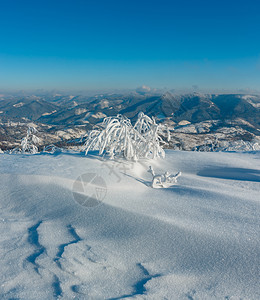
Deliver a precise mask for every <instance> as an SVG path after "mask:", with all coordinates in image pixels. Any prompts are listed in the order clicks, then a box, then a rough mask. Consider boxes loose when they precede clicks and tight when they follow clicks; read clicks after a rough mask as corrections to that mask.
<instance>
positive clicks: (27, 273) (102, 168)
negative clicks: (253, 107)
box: [0, 150, 260, 299]
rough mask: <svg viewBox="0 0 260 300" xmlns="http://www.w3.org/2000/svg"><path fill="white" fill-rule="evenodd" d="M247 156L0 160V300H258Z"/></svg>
mask: <svg viewBox="0 0 260 300" xmlns="http://www.w3.org/2000/svg"><path fill="white" fill-rule="evenodd" d="M259 158H260V154H259V152H256V153H214V152H212V153H200V152H179V151H170V150H168V151H166V158H165V159H164V160H157V161H155V162H149V161H141V162H139V163H130V162H120V163H118V162H113V161H102V160H100V159H98V158H97V157H94V156H90V157H84V156H82V155H81V154H76V153H67V154H66V153H65V154H59V155H48V154H45V155H44V154H39V155H34V156H32V155H7V154H0V176H1V180H0V191H1V193H0V205H1V211H0V232H1V234H0V257H1V258H0V270H1V272H0V283H1V285H0V298H1V299H14V298H15V299H55V298H62V299H131V298H134V299H259V298H260V290H259V269H258V267H259V263H260V247H259V244H260V242H259V237H260V236H259V229H260V226H259V225H260V218H259V217H260V216H259V215H260V213H259V194H260V193H259V192H260V185H259V181H260V163H259ZM149 165H152V166H153V168H154V170H155V171H156V172H158V173H162V172H164V171H166V170H167V171H169V172H171V173H176V172H177V171H182V176H181V177H180V178H179V179H178V184H177V185H176V186H173V187H171V188H168V189H152V188H151V187H149V182H150V181H151V175H150V174H149V173H147V169H148V167H149ZM84 174H86V175H84ZM91 176H92V177H91ZM89 178H92V179H91V180H92V184H91V183H90V182H89V181H91V180H89ZM76 179H77V181H76V182H75V180H76ZM82 181H83V183H84V182H89V184H88V185H87V184H85V185H84V184H83V188H85V190H84V191H83V190H82V191H81V190H80V187H81V183H82ZM95 184H97V185H98V184H99V186H95ZM96 197H97V200H102V201H101V203H98V201H96V202H95V201H94V200H95V199H96ZM90 199H92V200H93V199H94V200H93V201H94V202H93V201H92V202H91V201H90ZM79 203H81V204H83V205H80V204H79ZM96 204H99V205H96ZM91 205H92V207H91Z"/></svg>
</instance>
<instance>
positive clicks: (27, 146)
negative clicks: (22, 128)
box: [21, 126, 40, 154]
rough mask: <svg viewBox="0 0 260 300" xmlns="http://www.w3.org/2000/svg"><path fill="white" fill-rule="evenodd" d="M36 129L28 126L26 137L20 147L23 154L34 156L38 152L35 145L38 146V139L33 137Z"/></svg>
mask: <svg viewBox="0 0 260 300" xmlns="http://www.w3.org/2000/svg"><path fill="white" fill-rule="evenodd" d="M37 132H38V131H37V129H36V128H35V127H32V126H28V129H27V135H26V136H25V137H24V138H23V139H22V141H21V147H22V152H23V153H26V152H27V153H31V154H35V153H37V152H38V148H37V146H36V145H37V144H39V142H40V139H39V138H38V137H37V136H36V135H35V134H36V133H37Z"/></svg>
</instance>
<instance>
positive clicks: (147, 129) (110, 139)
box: [84, 112, 170, 161]
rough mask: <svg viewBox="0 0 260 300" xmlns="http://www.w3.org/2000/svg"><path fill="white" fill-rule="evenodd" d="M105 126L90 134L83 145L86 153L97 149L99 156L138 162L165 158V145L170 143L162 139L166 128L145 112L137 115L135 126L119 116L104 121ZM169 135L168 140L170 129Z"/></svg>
mask: <svg viewBox="0 0 260 300" xmlns="http://www.w3.org/2000/svg"><path fill="white" fill-rule="evenodd" d="M103 127H104V129H103V130H92V131H90V132H89V134H88V136H87V138H86V142H85V144H84V151H85V153H86V154H87V153H88V151H90V150H98V151H99V154H100V155H101V154H103V153H106V154H108V155H109V156H110V158H111V159H113V158H114V157H115V156H117V157H118V156H121V157H124V158H126V159H127V160H135V161H136V160H138V159H140V158H156V157H164V156H165V153H164V150H163V148H162V146H163V145H165V144H167V142H165V141H164V140H163V139H162V137H161V135H162V134H163V129H165V128H164V127H165V126H163V125H160V124H157V123H156V122H155V119H154V118H150V117H148V116H146V115H145V114H144V113H142V112H140V113H139V114H138V119H137V121H136V123H135V125H134V126H133V125H132V124H131V121H130V120H129V119H128V118H126V117H124V116H122V115H117V116H116V117H108V118H105V119H104V121H103ZM166 129H167V128H166ZM167 134H168V140H169V139H170V134H169V131H168V129H167Z"/></svg>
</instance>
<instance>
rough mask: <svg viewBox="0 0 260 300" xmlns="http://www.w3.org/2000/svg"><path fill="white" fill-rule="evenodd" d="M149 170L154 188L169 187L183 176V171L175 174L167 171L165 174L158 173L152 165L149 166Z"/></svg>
mask: <svg viewBox="0 0 260 300" xmlns="http://www.w3.org/2000/svg"><path fill="white" fill-rule="evenodd" d="M147 172H149V173H151V174H152V177H153V180H152V184H151V186H152V188H168V187H170V186H172V185H174V184H176V183H177V179H178V177H180V176H181V172H178V173H176V174H175V175H172V174H170V173H169V172H167V171H166V172H165V173H164V174H158V175H156V174H155V172H154V169H153V167H152V166H150V167H149V169H148V170H147Z"/></svg>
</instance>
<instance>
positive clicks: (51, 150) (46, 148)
mask: <svg viewBox="0 0 260 300" xmlns="http://www.w3.org/2000/svg"><path fill="white" fill-rule="evenodd" d="M43 152H45V153H51V154H54V153H61V152H62V149H61V148H59V147H57V146H55V145H53V144H51V145H48V146H44V148H43Z"/></svg>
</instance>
